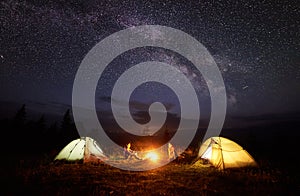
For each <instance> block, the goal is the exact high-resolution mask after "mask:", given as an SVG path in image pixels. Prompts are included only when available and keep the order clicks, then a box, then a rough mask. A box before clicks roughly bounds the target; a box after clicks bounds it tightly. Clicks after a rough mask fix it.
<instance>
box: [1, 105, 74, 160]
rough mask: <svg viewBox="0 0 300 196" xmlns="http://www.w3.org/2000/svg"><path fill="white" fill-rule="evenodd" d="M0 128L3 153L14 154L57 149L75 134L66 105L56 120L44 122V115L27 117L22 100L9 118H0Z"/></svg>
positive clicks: (46, 151) (38, 152)
mask: <svg viewBox="0 0 300 196" xmlns="http://www.w3.org/2000/svg"><path fill="white" fill-rule="evenodd" d="M0 128H1V135H2V142H1V145H2V146H3V148H4V149H5V153H9V154H15V155H20V154H24V155H27V154H33V155H35V154H43V153H50V152H57V151H58V150H61V148H63V147H64V146H65V145H66V144H68V143H69V142H70V141H72V140H73V139H76V138H78V137H79V134H78V132H77V130H76V127H75V123H74V122H73V120H72V117H71V111H70V109H67V111H66V112H65V113H64V116H63V118H62V120H61V121H60V122H54V123H53V124H51V125H47V123H46V117H45V115H41V117H40V118H39V119H38V120H29V119H27V111H26V105H25V104H23V105H22V107H21V108H20V109H19V110H18V111H16V114H15V116H14V117H13V118H12V119H4V120H1V121H0Z"/></svg>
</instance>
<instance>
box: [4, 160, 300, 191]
mask: <svg viewBox="0 0 300 196" xmlns="http://www.w3.org/2000/svg"><path fill="white" fill-rule="evenodd" d="M260 165H261V166H260V167H259V168H240V169H231V170H225V171H218V170H217V169H215V168H213V167H210V166H209V165H204V164H201V163H200V164H199V165H197V166H195V165H191V164H186V163H178V162H171V163H170V164H168V165H166V166H163V167H161V168H157V169H154V170H149V171H144V172H133V171H125V170H120V169H117V168H114V167H112V166H109V165H107V164H103V163H100V164H92V163H87V164H83V163H80V162H78V163H61V162H59V163H54V162H51V161H50V162H49V161H37V160H35V161H33V160H32V161H28V160H26V161H24V160H23V161H19V162H18V164H16V165H14V166H11V168H13V172H14V175H12V174H11V173H9V172H8V170H2V175H1V178H2V180H1V181H2V182H1V185H2V186H3V188H2V189H1V191H2V193H4V195H25V194H26V195H299V193H300V184H299V179H298V178H297V171H296V170H295V171H294V172H295V173H293V172H291V171H290V170H287V169H285V168H276V167H270V165H269V164H267V163H261V164H260ZM295 168H296V167H295ZM2 169H3V167H2ZM1 195H3V194H1Z"/></svg>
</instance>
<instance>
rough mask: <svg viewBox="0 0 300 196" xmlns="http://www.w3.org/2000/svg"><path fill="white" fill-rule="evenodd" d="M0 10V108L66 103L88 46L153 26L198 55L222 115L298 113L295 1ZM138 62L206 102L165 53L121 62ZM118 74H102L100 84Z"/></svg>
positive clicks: (191, 73) (200, 86)
mask: <svg viewBox="0 0 300 196" xmlns="http://www.w3.org/2000/svg"><path fill="white" fill-rule="evenodd" d="M0 9H1V11H0V12H1V15H0V17H1V18H0V19H1V20H0V28H1V31H0V33H1V35H0V45H1V51H0V54H1V58H0V61H1V66H0V91H1V94H0V100H1V101H10V100H11V101H18V102H24V101H32V102H39V103H40V102H41V103H46V104H47V103H52V102H58V103H62V104H71V92H72V84H73V80H74V77H75V74H76V71H77V68H78V67H79V65H80V63H81V61H82V59H83V58H84V56H85V55H86V54H87V53H88V51H89V50H90V49H91V48H92V47H93V46H94V45H95V44H97V43H98V42H99V41H101V40H102V39H103V38H105V37H106V36H108V35H110V34H112V33H114V32H117V31H119V30H122V29H125V28H128V27H132V26H138V25H146V24H148V25H151V24H155V25H166V26H170V27H173V28H176V29H180V30H182V31H184V32H186V33H188V34H190V35H191V36H193V37H194V38H196V39H197V40H198V41H199V42H201V43H202V44H203V45H204V46H205V47H206V48H207V49H208V51H209V52H210V53H211V55H212V56H213V57H214V60H215V61H216V63H217V65H218V67H219V69H220V71H221V73H222V75H223V78H224V82H225V86H226V91H227V96H228V112H229V113H232V114H247V115H255V114H262V113H280V112H289V111H294V110H300V104H299V99H300V87H299V83H300V55H299V54H300V33H299V32H300V22H299V18H300V8H299V4H297V1H280V3H273V1H271V0H270V1H260V2H256V1H214V3H212V1H200V2H196V1H191V2H185V3H182V1H161V2H152V1H147V2H138V1H115V2H114V1H100V0H99V1H97V0H94V1H47V3H44V4H43V3H37V2H35V1H25V2H23V1H17V0H10V1H2V2H1V4H0ZM157 36H159V35H157ZM137 54H139V56H138V57H137ZM146 59H151V60H161V61H164V62H166V63H169V64H171V65H173V66H175V67H177V68H178V69H180V70H181V71H182V72H183V73H184V74H185V75H186V76H187V77H188V78H189V79H190V80H191V81H192V83H193V85H194V86H195V89H197V91H198V93H199V94H201V95H203V96H204V97H205V96H209V94H208V91H207V88H206V83H205V81H204V80H203V78H202V77H201V75H199V73H197V72H196V71H195V69H194V68H193V66H192V65H190V64H189V63H188V62H185V61H184V60H182V58H181V57H178V56H177V55H176V54H174V53H170V52H168V51H165V50H161V49H158V50H156V51H152V50H151V51H149V50H147V49H141V51H140V52H138V51H137V52H136V54H130V55H127V59H123V61H122V63H123V64H124V66H126V64H127V66H129V65H132V64H133V63H137V62H140V61H143V60H146ZM116 63H117V64H119V67H120V66H121V65H120V63H121V62H120V61H116ZM119 74H121V73H120V69H119V70H113V69H108V70H107V75H106V76H111V77H110V78H114V77H116V76H118V75H119ZM104 77H105V76H104ZM109 81H110V79H109V78H108V80H107V81H103V82H104V83H105V85H107V86H109V85H112V84H111V82H109ZM112 81H113V80H112ZM103 88H104V89H105V88H106V87H105V86H104V87H103ZM154 90H155V89H151V92H152V91H154ZM104 94H105V93H104Z"/></svg>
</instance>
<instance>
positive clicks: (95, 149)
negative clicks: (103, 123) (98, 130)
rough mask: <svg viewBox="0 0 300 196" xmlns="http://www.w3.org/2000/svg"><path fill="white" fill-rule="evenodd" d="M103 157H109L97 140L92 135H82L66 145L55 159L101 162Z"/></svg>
mask: <svg viewBox="0 0 300 196" xmlns="http://www.w3.org/2000/svg"><path fill="white" fill-rule="evenodd" d="M101 159H107V157H106V156H105V155H104V153H103V151H102V150H101V148H100V147H99V145H98V144H97V142H96V141H95V140H94V139H92V138H90V137H82V138H79V139H76V140H73V141H71V142H70V143H69V144H68V145H66V146H65V147H64V148H63V149H62V150H61V151H60V152H59V153H58V155H57V156H56V157H55V159H54V160H67V161H76V160H83V162H101Z"/></svg>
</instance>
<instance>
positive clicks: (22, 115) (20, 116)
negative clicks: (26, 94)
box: [13, 104, 26, 127]
mask: <svg viewBox="0 0 300 196" xmlns="http://www.w3.org/2000/svg"><path fill="white" fill-rule="evenodd" d="M25 122H26V105H25V104H23V105H22V107H21V109H19V110H18V111H17V113H16V115H15V117H14V119H13V123H14V125H15V126H18V127H20V126H24V125H25Z"/></svg>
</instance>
